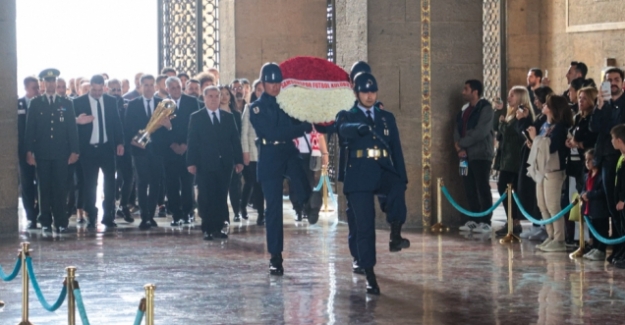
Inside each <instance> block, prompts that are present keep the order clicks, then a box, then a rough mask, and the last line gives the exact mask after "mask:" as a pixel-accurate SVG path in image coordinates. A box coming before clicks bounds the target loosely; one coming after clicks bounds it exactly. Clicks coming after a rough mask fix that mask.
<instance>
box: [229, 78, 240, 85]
mask: <svg viewBox="0 0 625 325" xmlns="http://www.w3.org/2000/svg"><path fill="white" fill-rule="evenodd" d="M240 83H241V80H239V79H234V80H232V81H231V82H230V87H232V85H234V84H240Z"/></svg>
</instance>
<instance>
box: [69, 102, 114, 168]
mask: <svg viewBox="0 0 625 325" xmlns="http://www.w3.org/2000/svg"><path fill="white" fill-rule="evenodd" d="M102 102H103V103H104V107H102V109H103V113H104V122H105V129H106V137H107V142H106V143H105V144H103V145H102V146H103V147H105V148H107V150H110V153H111V154H113V155H115V154H116V152H117V150H116V148H117V146H118V145H120V144H121V145H123V144H124V133H123V129H122V121H121V119H120V117H119V111H118V110H117V100H116V99H115V97H112V96H109V95H106V94H104V95H102ZM74 111H75V112H76V116H79V115H81V114H85V115H93V114H92V112H91V103H90V101H89V95H83V96H80V97H78V98H75V99H74ZM93 123H96V122H95V121H93V122H92V123H87V124H84V125H77V127H78V141H79V143H80V152H81V155H82V156H83V157H93V156H95V155H97V153H98V151H96V150H94V149H95V147H94V146H92V145H91V144H90V141H91V134H92V131H93Z"/></svg>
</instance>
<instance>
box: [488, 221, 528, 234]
mask: <svg viewBox="0 0 625 325" xmlns="http://www.w3.org/2000/svg"><path fill="white" fill-rule="evenodd" d="M522 231H523V227H522V226H521V225H516V226H512V233H513V234H515V235H517V236H519V235H521V232H522ZM507 234H508V224H507V223H506V224H505V225H504V226H503V228H501V229H499V230H497V231H495V236H497V237H503V236H505V235H507Z"/></svg>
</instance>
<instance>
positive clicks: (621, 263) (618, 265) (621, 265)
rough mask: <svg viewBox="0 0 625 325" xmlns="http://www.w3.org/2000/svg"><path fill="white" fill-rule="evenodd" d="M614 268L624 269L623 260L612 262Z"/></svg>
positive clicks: (624, 261) (624, 263)
mask: <svg viewBox="0 0 625 325" xmlns="http://www.w3.org/2000/svg"><path fill="white" fill-rule="evenodd" d="M614 267H616V268H619V269H625V259H620V260H614Z"/></svg>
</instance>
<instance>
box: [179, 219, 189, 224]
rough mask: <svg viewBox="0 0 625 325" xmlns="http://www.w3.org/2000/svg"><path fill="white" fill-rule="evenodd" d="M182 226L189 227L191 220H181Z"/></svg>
mask: <svg viewBox="0 0 625 325" xmlns="http://www.w3.org/2000/svg"><path fill="white" fill-rule="evenodd" d="M181 221H182V224H183V225H190V224H191V220H189V218H182V220H181Z"/></svg>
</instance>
